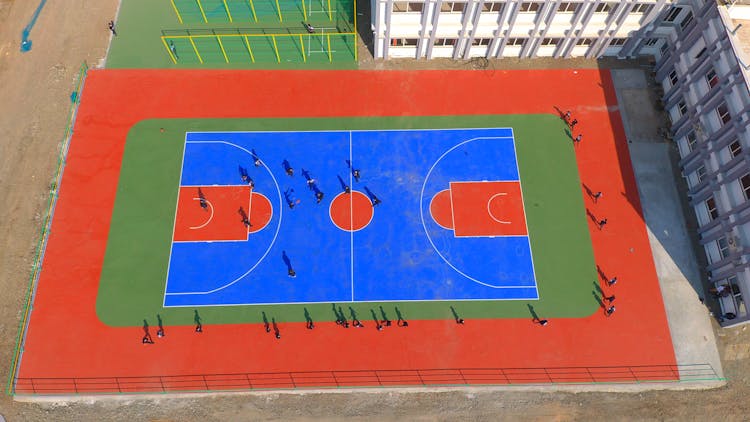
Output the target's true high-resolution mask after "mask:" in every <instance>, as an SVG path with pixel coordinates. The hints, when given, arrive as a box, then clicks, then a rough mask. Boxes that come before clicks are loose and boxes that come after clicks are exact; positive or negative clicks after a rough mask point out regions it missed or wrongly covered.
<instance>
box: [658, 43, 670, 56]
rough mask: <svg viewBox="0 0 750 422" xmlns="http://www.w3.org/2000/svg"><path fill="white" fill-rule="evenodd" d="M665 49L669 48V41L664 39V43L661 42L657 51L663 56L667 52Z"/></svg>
mask: <svg viewBox="0 0 750 422" xmlns="http://www.w3.org/2000/svg"><path fill="white" fill-rule="evenodd" d="M667 50H669V43H668V42H666V41H664V44H662V45H661V47H659V52H660V53H661V55H662V56H663V55H665V54H667Z"/></svg>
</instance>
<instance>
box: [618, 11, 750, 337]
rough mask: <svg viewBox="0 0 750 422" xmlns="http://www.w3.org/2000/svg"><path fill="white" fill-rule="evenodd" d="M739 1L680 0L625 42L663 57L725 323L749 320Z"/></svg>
mask: <svg viewBox="0 0 750 422" xmlns="http://www.w3.org/2000/svg"><path fill="white" fill-rule="evenodd" d="M734 3H735V2H732V1H729V2H726V3H723V2H722V5H718V4H717V2H715V1H705V0H679V1H675V2H674V7H673V8H672V9H670V10H669V12H668V13H667V14H666V15H664V16H662V17H660V18H659V19H657V20H656V21H655V22H654V23H653V24H652V25H649V26H648V27H646V28H644V29H643V30H641V31H640V32H639V33H638V34H636V35H635V36H634V37H632V38H631V41H629V42H628V43H626V48H628V47H629V48H628V51H627V53H629V54H633V55H635V54H651V55H654V56H655V58H656V59H657V61H656V68H655V71H656V74H655V75H656V80H657V81H658V82H660V83H661V85H662V87H663V90H664V95H663V97H662V100H663V103H664V108H665V110H666V111H667V112H668V114H669V118H670V121H671V122H672V127H671V136H672V137H673V138H674V140H675V142H676V144H677V147H678V149H679V152H680V157H681V160H680V162H679V166H680V169H681V171H682V175H683V177H685V179H686V181H687V185H688V198H687V201H688V202H689V204H690V206H691V207H692V208H693V209H694V211H695V215H696V219H697V223H698V228H697V232H698V238H699V242H700V245H701V246H702V247H703V248H704V250H705V254H706V258H707V267H706V272H707V275H708V287H709V290H713V291H714V292H716V293H720V294H719V297H718V299H719V303H720V305H721V308H722V309H721V310H722V317H721V318H720V321H721V322H722V324H723V325H733V324H736V323H741V322H746V321H750V315H748V311H747V308H746V305H745V301H744V299H743V298H745V297H748V295H750V131H749V130H748V128H749V127H750V90H749V89H748V82H749V81H750V66H748V59H747V55H746V53H745V51H743V46H742V44H741V43H740V41H739V39H738V37H737V35H738V34H737V32H738V31H739V30H740V29H741V28H742V26H741V24H740V23H736V22H734V21H733V20H732V19H731V18H730V16H729V13H730V11H729V10H728V8H727V7H726V6H730V7H734V6H736V7H737V9H734V11H735V12H740V13H741V12H742V10H741V7H747V6H739V5H734ZM747 17H748V18H750V7H748V9H747ZM667 18H671V21H670V20H667ZM675 23H676V24H675ZM746 30H747V29H746ZM624 52H625V51H624ZM714 289H716V290H714Z"/></svg>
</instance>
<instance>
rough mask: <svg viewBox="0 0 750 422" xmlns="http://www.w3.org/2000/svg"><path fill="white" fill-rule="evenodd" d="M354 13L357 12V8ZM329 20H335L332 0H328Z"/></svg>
mask: <svg viewBox="0 0 750 422" xmlns="http://www.w3.org/2000/svg"><path fill="white" fill-rule="evenodd" d="M354 14H355V15H356V14H357V11H356V10H355V11H354ZM328 20H329V21H332V20H333V12H332V11H331V0H328Z"/></svg>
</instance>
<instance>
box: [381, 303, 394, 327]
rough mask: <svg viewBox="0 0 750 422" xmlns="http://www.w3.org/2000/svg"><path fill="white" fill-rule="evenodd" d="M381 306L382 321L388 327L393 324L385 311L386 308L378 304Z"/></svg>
mask: <svg viewBox="0 0 750 422" xmlns="http://www.w3.org/2000/svg"><path fill="white" fill-rule="evenodd" d="M378 308H380V318H381V319H380V323H381V324H383V325H385V326H386V327H390V326H391V320H390V319H388V315H387V314H386V313H385V309H383V306H382V305H381V306H378Z"/></svg>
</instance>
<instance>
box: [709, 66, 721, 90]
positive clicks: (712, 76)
mask: <svg viewBox="0 0 750 422" xmlns="http://www.w3.org/2000/svg"><path fill="white" fill-rule="evenodd" d="M706 82H708V88H709V89H711V88H713V87H715V86H716V84H718V83H719V77H718V76H716V71H715V70H714V69H711V70H709V71H708V73H706Z"/></svg>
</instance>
